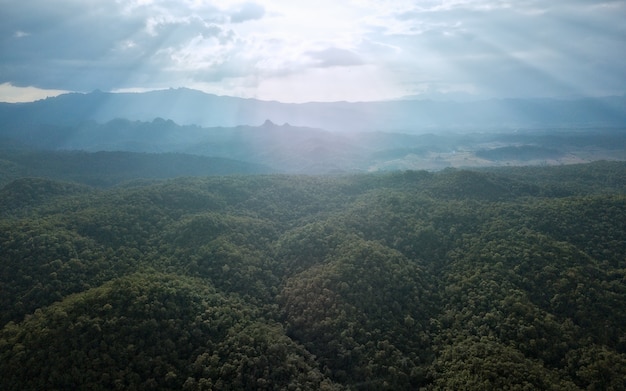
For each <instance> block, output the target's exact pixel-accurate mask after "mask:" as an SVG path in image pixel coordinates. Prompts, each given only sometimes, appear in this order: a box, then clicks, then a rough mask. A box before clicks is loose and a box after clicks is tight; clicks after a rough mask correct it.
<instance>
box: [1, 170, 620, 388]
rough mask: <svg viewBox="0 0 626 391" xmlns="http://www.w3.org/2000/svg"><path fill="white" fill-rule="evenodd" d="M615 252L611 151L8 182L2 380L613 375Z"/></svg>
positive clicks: (254, 382) (476, 384) (608, 384)
mask: <svg viewBox="0 0 626 391" xmlns="http://www.w3.org/2000/svg"><path fill="white" fill-rule="evenodd" d="M83 183H85V182H83ZM625 248H626V164H625V163H619V162H598V163H592V164H586V165H572V166H566V167H533V168H530V167H528V168H515V169H513V168H511V169H505V168H500V169H497V170H496V169H494V170H491V171H469V170H457V169H449V170H443V171H441V172H438V173H429V172H426V171H406V172H396V173H389V174H362V175H350V176H348V175H346V176H288V175H256V176H223V177H219V176H214V177H198V178H177V179H169V180H159V181H151V182H145V181H144V182H131V183H126V184H125V185H123V186H117V187H109V188H100V187H99V188H94V187H90V186H87V185H85V184H77V183H71V182H61V181H58V180H55V179H50V178H27V177H22V178H17V179H14V180H11V181H10V182H8V183H6V184H5V185H4V186H3V187H2V188H1V189H0V260H1V262H0V389H2V390H41V389H46V390H67V389H93V390H109V389H136V390H148V389H163V390H181V389H182V390H211V389H212V390H253V389H254V390H276V389H288V390H291V389H293V390H297V389H300V390H406V389H423V390H440V389H452V390H455V389H464V390H507V389H508V390H524V389H541V390H623V389H626V380H625V379H626V326H625V325H626V258H625V257H626V256H625V255H624V249H625Z"/></svg>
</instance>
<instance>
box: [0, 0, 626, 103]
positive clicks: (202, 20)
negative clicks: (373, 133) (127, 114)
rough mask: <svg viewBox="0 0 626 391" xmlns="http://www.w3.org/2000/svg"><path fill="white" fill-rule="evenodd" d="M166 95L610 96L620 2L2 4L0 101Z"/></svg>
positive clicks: (622, 41) (621, 42)
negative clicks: (179, 91)
mask: <svg viewBox="0 0 626 391" xmlns="http://www.w3.org/2000/svg"><path fill="white" fill-rule="evenodd" d="M22 87H29V88H22ZM170 87H174V88H176V87H189V88H195V89H200V90H203V91H206V92H210V93H216V94H220V95H231V96H241V97H252V98H259V99H265V100H279V101H284V102H305V101H336V100H348V101H371V100H383V99H393V98H400V97H404V96H414V95H415V96H418V97H424V98H445V97H449V98H453V99H462V98H463V97H474V98H489V97H563V96H565V97H571V96H581V95H594V96H598V95H615V94H618V95H621V94H624V93H625V92H626V0H622V1H596V0H549V1H547V0H511V1H508V0H413V1H409V0H315V1H310V0H309V1H299V0H258V1H250V2H240V1H233V0H219V1H217V0H215V1H213V0H212V1H205V0H92V1H87V0H0V101H18V100H22V101H24V100H32V99H35V98H40V97H45V96H47V95H49V96H52V95H56V94H58V93H59V92H61V91H79V92H89V91H92V90H95V89H100V90H103V91H144V90H149V89H162V88H170ZM42 89H43V90H50V91H41V90H42Z"/></svg>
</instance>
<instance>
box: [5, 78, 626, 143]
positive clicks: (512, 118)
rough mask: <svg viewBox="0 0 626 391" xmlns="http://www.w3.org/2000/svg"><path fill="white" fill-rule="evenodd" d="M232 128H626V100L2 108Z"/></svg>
mask: <svg viewBox="0 0 626 391" xmlns="http://www.w3.org/2000/svg"><path fill="white" fill-rule="evenodd" d="M157 117H161V118H165V119H170V120H172V121H175V122H176V123H178V124H182V125H198V126H203V127H218V126H224V127H233V126H239V125H257V124H260V123H262V122H263V121H265V120H266V119H269V120H271V121H273V122H274V123H278V124H283V123H289V124H292V125H296V126H307V127H313V128H321V129H326V130H330V131H392V132H401V133H425V132H431V131H440V130H448V131H450V130H452V131H476V130H480V131H484V130H502V129H515V128H545V127H572V126H574V127H581V126H584V127H587V126H623V125H624V124H625V123H626V96H614V97H603V98H576V99H569V100H563V99H561V100H558V99H492V100H482V101H467V102H453V101H434V100H416V99H407V100H394V101H380V102H352V103H351V102H325V103H321V102H318V103H315V102H313V103H302V104H294V103H280V102H275V101H261V100H256V99H242V98H234V97H227V96H217V95H211V94H206V93H203V92H200V91H196V90H190V89H186V88H179V89H169V90H159V91H152V92H145V93H106V92H101V91H94V92H92V93H88V94H83V93H70V94H64V95H60V96H57V97H53V98H47V99H43V100H40V101H36V102H31V103H19V104H9V103H1V104H0V122H1V123H3V124H5V125H7V124H24V123H43V124H56V125H76V124H79V123H81V122H85V121H96V122H99V123H104V122H108V121H111V120H113V119H117V118H125V119H129V120H139V121H152V120H153V119H154V118H157Z"/></svg>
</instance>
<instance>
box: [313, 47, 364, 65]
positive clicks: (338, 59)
mask: <svg viewBox="0 0 626 391" xmlns="http://www.w3.org/2000/svg"><path fill="white" fill-rule="evenodd" d="M305 54H306V55H307V56H309V57H311V58H312V59H313V60H314V61H315V63H316V66H318V67H321V68H325V67H342V66H343V67H345V66H353V65H362V64H363V60H362V59H361V58H360V57H359V56H358V55H356V54H355V53H353V52H351V51H350V50H346V49H340V48H335V47H331V48H326V49H323V50H314V51H308V52H306V53H305Z"/></svg>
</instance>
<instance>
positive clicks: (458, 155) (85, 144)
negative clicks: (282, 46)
mask: <svg viewBox="0 0 626 391" xmlns="http://www.w3.org/2000/svg"><path fill="white" fill-rule="evenodd" d="M517 126H521V128H518V127H517ZM0 147H1V148H0V152H1V151H2V150H4V151H8V150H15V149H17V150H20V149H21V150H25V149H26V150H28V149H34V150H45V151H53V152H58V153H61V152H62V151H84V152H101V151H107V152H126V153H142V154H158V153H169V154H176V156H175V157H172V156H170V157H167V158H165V160H164V161H163V162H162V163H161V164H159V165H158V166H159V167H166V166H167V165H168V164H174V162H175V165H177V166H178V167H179V168H168V169H158V170H152V169H151V170H148V171H146V170H145V169H144V168H142V169H141V170H140V172H141V173H142V175H144V177H154V176H155V174H156V175H157V176H158V173H159V172H171V173H176V175H199V174H203V175H211V174H228V173H259V172H283V173H307V174H320V173H321V174H325V173H339V172H369V171H387V170H399V169H400V170H405V169H427V170H439V169H443V168H446V167H478V166H501V165H536V164H551V165H553V164H567V163H582V162H588V161H595V160H626V98H625V97H613V98H602V99H578V100H569V101H563V100H562V101H557V100H550V101H547V100H545V101H538V100H524V101H513V100H508V101H507V100H501V101H495V100H494V101H482V102H463V103H458V102H457V103H454V102H437V101H417V100H407V101H393V102H391V101H390V102H370V103H347V102H336V103H307V104H284V103H279V102H264V101H259V100H254V99H239V98H232V97H218V96H215V95H209V94H205V93H202V92H199V91H194V90H188V89H176V90H174V89H172V90H163V91H154V92H147V93H133V94H131V93H119V94H118V93H115V94H114V93H104V92H93V93H90V94H77V93H75V94H67V95H61V96H58V97H55V98H48V99H44V100H41V101H36V102H32V103H20V104H0ZM187 155H188V157H185V156H187ZM46 156H47V157H46V158H50V159H52V157H51V156H52V155H46ZM80 156H82V158H85V156H83V155H80ZM120 156H122V155H100V156H98V157H97V158H94V159H95V160H94V161H97V162H98V164H101V162H102V161H103V159H104V160H106V159H108V158H111V159H113V162H112V163H111V164H110V165H109V166H110V167H119V165H118V164H117V163H116V162H117V161H118V160H119V159H120ZM123 156H124V159H127V162H128V164H129V166H128V167H130V166H133V167H135V166H136V167H147V166H150V165H151V164H153V163H154V162H155V161H156V159H155V158H152V157H147V156H140V157H137V156H134V157H131V156H130V155H123ZM14 157H15V154H8V155H7V154H4V155H2V156H0V159H3V160H5V161H9V162H12V163H11V164H17V165H18V166H20V167H22V168H21V170H25V171H28V172H32V173H37V172H39V171H37V169H35V168H32V167H30V166H29V164H28V163H27V160H28V159H24V158H19V159H17V160H16V159H14ZM78 157H79V155H76V154H73V155H64V156H61V157H54V159H56V160H54V159H53V160H54V161H59V159H60V161H64V162H67V161H70V160H72V159H76V158H78ZM198 157H203V158H211V159H213V160H210V161H209V160H206V159H204V160H202V159H198ZM41 158H43V157H42V156H38V157H37V158H35V161H39V160H41ZM216 159H222V160H216ZM224 159H225V160H224ZM92 160H93V159H92ZM130 162H136V163H133V164H130ZM51 164H52V163H51ZM55 164H56V163H55ZM206 165H208V166H211V168H210V169H209V170H208V171H207V170H206V169H204V168H202V167H204V166H206ZM70 166H72V167H78V165H76V164H74V163H71V164H70ZM180 167H185V169H180ZM191 168H193V169H191ZM81 172H82V171H81ZM76 175H79V173H76ZM80 175H82V174H80ZM142 175H138V177H141V176H142ZM116 177H117V176H116Z"/></svg>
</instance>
